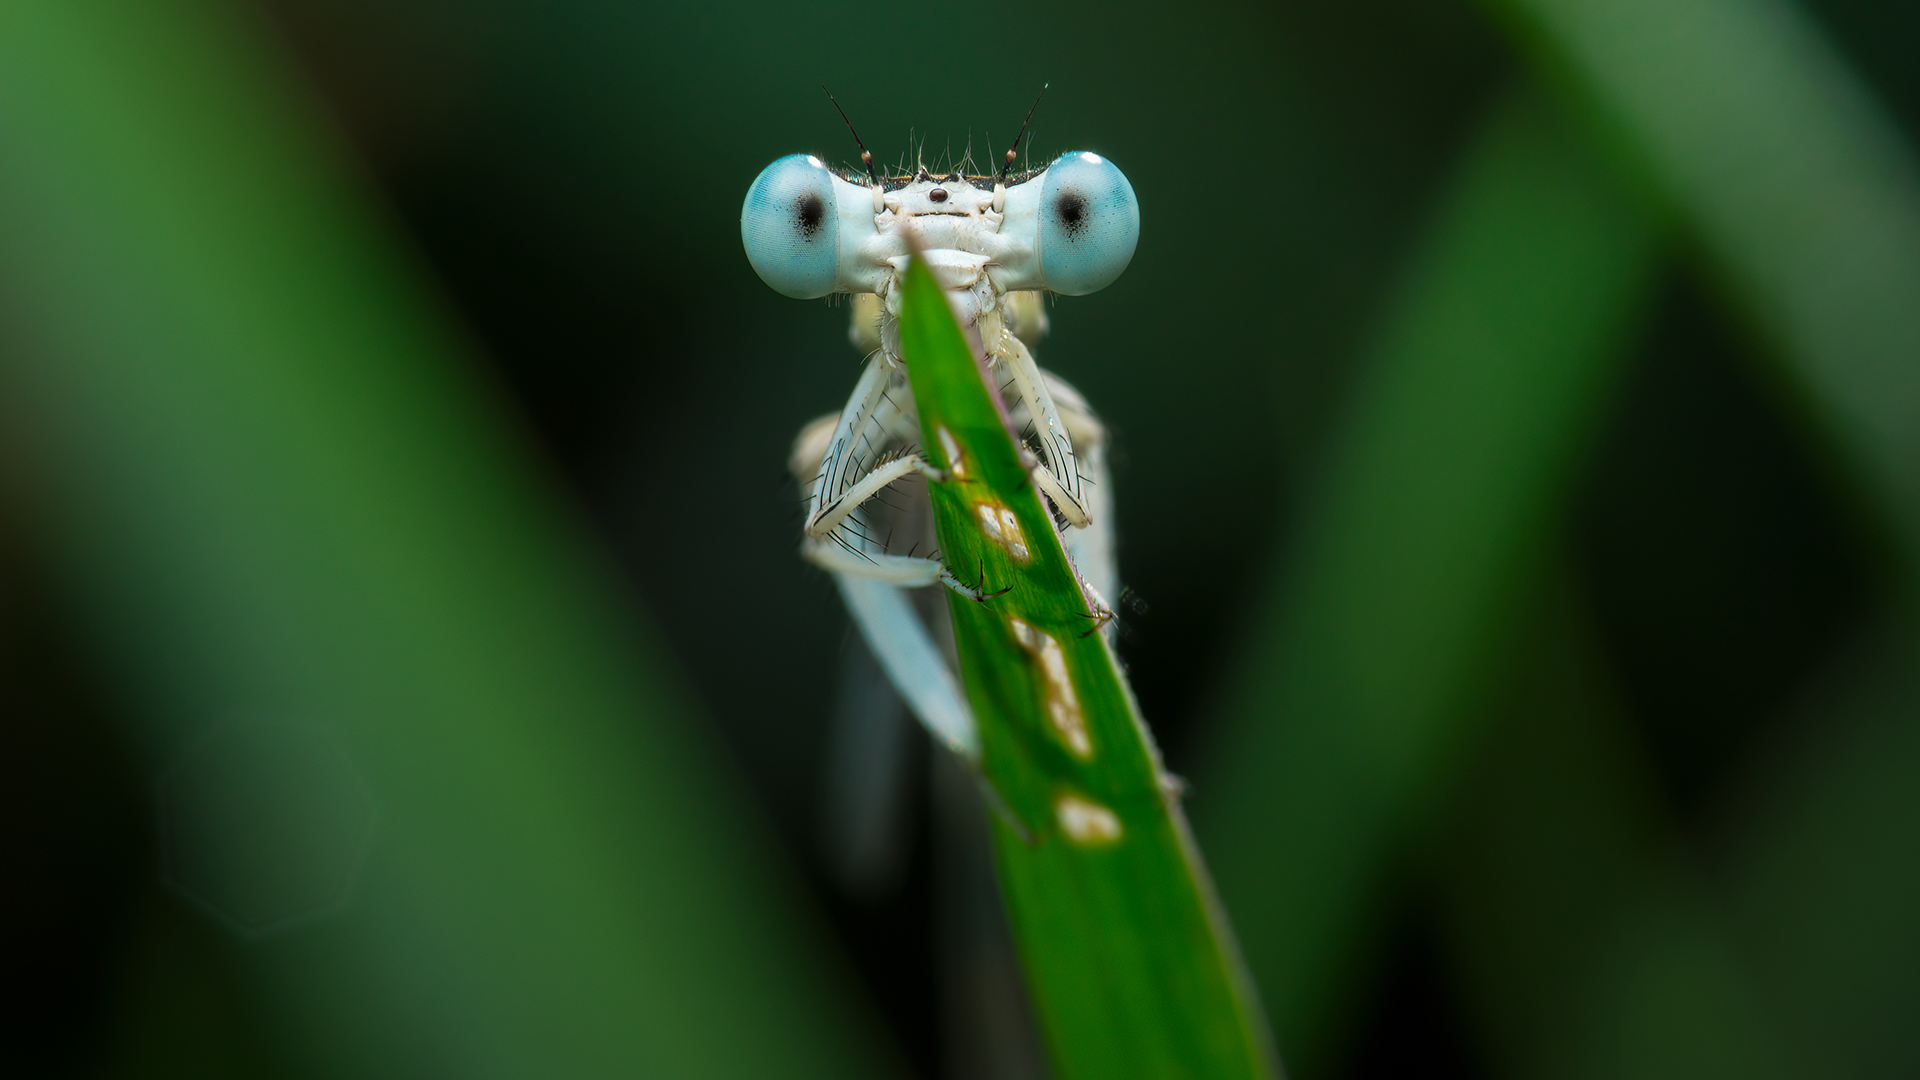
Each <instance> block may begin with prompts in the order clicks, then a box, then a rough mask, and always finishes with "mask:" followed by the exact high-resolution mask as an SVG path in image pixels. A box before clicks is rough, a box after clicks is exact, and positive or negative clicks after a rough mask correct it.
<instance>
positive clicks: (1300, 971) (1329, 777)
mask: <svg viewBox="0 0 1920 1080" xmlns="http://www.w3.org/2000/svg"><path fill="white" fill-rule="evenodd" d="M1490 119H1491V121H1492V122H1491V123H1490V124H1489V125H1488V127H1487V129H1486V131H1485V132H1484V133H1483V135H1482V137H1481V138H1480V139H1479V140H1478V142H1477V145H1475V146H1474V147H1473V148H1472V149H1471V150H1470V152H1469V155H1468V157H1467V159H1466V161H1465V162H1464V163H1463V168H1462V170H1461V174H1460V176H1459V179H1458V180H1457V181H1456V184H1455V187H1454V191H1453V193H1452V195H1451V196H1450V198H1449V199H1448V200H1447V202H1446V203H1445V204H1444V206H1443V211H1442V214H1441V216H1440V218H1439V221H1438V222H1437V227H1436V228H1435V230H1434V231H1433V233H1432V234H1431V235H1430V237H1429V238H1428V240H1427V241H1426V246H1425V250H1424V251H1423V252H1422V253H1421V254H1420V255H1419V256H1418V259H1417V262H1416V265H1415V270H1414V274H1413V278H1412V280H1411V282H1410V287H1409V289H1408V291H1407V292H1406V294H1405V295H1404V296H1403V297H1402V298H1401V299H1400V302H1399V304H1398V306H1397V308H1396V310H1395V311H1394V312H1393V313H1392V321H1391V324H1390V328H1389V332H1388V333H1387V335H1386V337H1385V339H1384V340H1383V341H1382V342H1381V344H1380V346H1379V347H1378V349H1377V351H1376V355H1374V356H1373V357H1371V358H1369V364H1370V367H1369V369H1368V371H1367V373H1366V375H1365V376H1363V378H1362V381H1361V384H1360V386H1359V389H1358V391H1357V394H1356V398H1355V401H1354V406H1353V412H1352V414H1351V416H1350V418H1349V419H1348V420H1347V422H1346V424H1345V427H1344V429H1343V430H1342V432H1341V434H1340V436H1339V443H1338V444H1337V445H1336V447H1335V448H1334V453H1333V455H1332V459H1331V461H1332V463H1331V469H1330V472H1329V474H1328V475H1327V476H1326V478H1325V479H1324V480H1323V482H1322V487H1321V492H1320V500H1319V502H1318V504H1317V505H1315V506H1312V507H1310V508H1309V513H1308V514H1307V515H1306V516H1305V517H1304V518H1303V521H1302V526H1301V528H1302V535H1301V537H1300V539H1299V540H1298V541H1297V542H1296V545H1295V550H1294V553H1293V556H1292V559H1291V562H1290V563H1289V564H1288V565H1287V566H1285V567H1284V568H1283V570H1282V573H1281V574H1280V575H1279V578H1278V580H1277V581H1275V582H1274V583H1273V587H1272V588H1271V589H1270V591H1268V592H1267V593H1266V599H1267V603H1266V607H1265V608H1264V610H1265V611H1266V612H1268V613H1270V614H1269V615H1267V617H1266V620H1265V621H1264V622H1263V623H1262V624H1260V625H1257V626H1256V627H1255V628H1254V630H1253V631H1252V633H1251V634H1250V635H1249V645H1248V648H1247V653H1246V655H1245V656H1244V657H1243V667H1242V669H1241V671H1240V673H1239V675H1238V677H1237V679H1236V681H1235V682H1234V684H1233V685H1231V686H1230V687H1229V688H1228V690H1227V695H1228V696H1227V700H1226V701H1225V703H1224V705H1225V708H1226V709H1227V710H1228V714H1227V716H1226V717H1225V718H1224V719H1225V721H1226V723H1225V724H1223V726H1222V728H1221V736H1220V739H1219V741H1218V742H1217V743H1216V744H1215V745H1214V746H1213V747H1211V748H1210V752H1209V760H1208V761H1207V762H1206V766H1207V767H1205V768H1203V769H1198V770H1196V780H1197V782H1198V783H1199V784H1200V785H1201V790H1203V791H1205V792H1206V793H1207V798H1206V799H1205V801H1204V802H1201V803H1197V804H1196V809H1195V816H1196V819H1197V825H1198V828H1199V831H1200V835H1201V836H1202V837H1203V838H1204V839H1205V841H1206V844H1207V847H1208V850H1209V851H1210V852H1212V853H1213V860H1214V864H1215V867H1216V870H1217V872H1218V875H1219V880H1220V883H1221V892H1222V894H1223V895H1224V896H1225V897H1226V898H1227V900H1228V902H1229V903H1231V904H1232V905H1233V907H1234V909H1235V911H1236V912H1237V913H1238V920H1237V921H1238V923H1239V928H1240V932H1241V940H1242V942H1243V943H1244V945H1245V946H1246V951H1247V959H1248V962H1249V964H1250V966H1251V968H1252V970H1253V972H1254V975H1255V978H1256V979H1257V980H1258V981H1259V983H1260V987H1261V991H1262V993H1263V994H1264V996H1265V997H1266V1000H1267V1002H1268V1005H1269V1007H1270V1008H1271V1010H1272V1015H1273V1017H1274V1020H1275V1025H1276V1027H1277V1029H1278V1031H1279V1035H1280V1041H1281V1045H1283V1046H1286V1047H1287V1048H1288V1053H1289V1054H1290V1055H1291V1056H1292V1059H1293V1062H1294V1065H1295V1066H1296V1067H1302V1066H1304V1067H1305V1068H1306V1070H1307V1071H1308V1072H1309V1073H1317V1072H1319V1071H1320V1069H1319V1066H1321V1065H1323V1064H1324V1062H1322V1061H1321V1060H1319V1059H1320V1056H1321V1054H1323V1053H1325V1052H1328V1051H1330V1050H1331V1048H1332V1047H1333V1046H1336V1045H1339V1043H1340V1042H1341V1033H1342V1027H1343V1024H1344V1022H1345V1021H1346V1019H1347V1016H1348V1013H1347V1008H1348V1005H1349V1003H1350V1001H1351V999H1352V996H1353V991H1354V990H1355V989H1356V984H1357V983H1358V982H1359V981H1360V980H1361V979H1362V978H1363V975H1362V974H1361V973H1362V972H1364V970H1365V968H1366V964H1365V963H1364V957H1365V955H1366V954H1367V953H1368V952H1369V951H1370V950H1369V941H1370V940H1371V939H1369V938H1368V937H1367V936H1366V934H1365V930H1366V928H1367V927H1369V926H1370V924H1371V922H1372V920H1373V919H1374V918H1375V916H1376V915H1377V913H1378V908H1377V906H1376V903H1375V900H1376V897H1377V896H1378V895H1379V888H1380V884H1381V877H1382V874H1383V872H1384V870H1385V868H1386V866H1387V865H1388V863H1389V862H1390V861H1391V859H1392V858H1393V856H1394V854H1395V853H1396V850H1397V849H1398V845H1399V844H1400V843H1401V842H1402V840H1403V837H1404V833H1403V830H1404V828H1405V826H1406V825H1407V824H1408V822H1409V817H1410V815H1412V814H1413V813H1414V812H1415V810H1416V809H1417V808H1418V807H1419V806H1420V804H1421V799H1422V797H1423V793H1425V792H1428V791H1430V790H1431V787H1432V785H1433V783H1434V782H1435V781H1436V780H1437V779H1438V778H1439V777H1441V776H1443V775H1444V774H1445V771H1446V770H1447V768H1448V767H1449V765H1450V763H1451V759H1452V757H1453V756H1454V751H1455V748H1456V747H1457V746H1458V745H1459V740H1460V739H1461V738H1462V737H1463V735H1464V734H1465V732H1464V725H1463V721H1464V720H1465V719H1467V714H1466V713H1465V712H1464V711H1463V709H1464V707H1465V706H1466V705H1467V704H1468V703H1469V702H1470V701H1471V700H1472V695H1473V694H1474V693H1475V691H1476V688H1477V686H1478V685H1480V683H1481V680H1483V679H1485V678H1486V676H1487V674H1488V669H1489V667H1490V666H1491V662H1492V660H1493V658H1494V656H1495V655H1496V654H1497V651H1498V649H1499V647H1500V642H1499V638H1500V635H1502V634H1503V633H1505V632H1506V627H1507V626H1508V625H1510V610H1511V607H1512V600H1513V598H1514V590H1515V589H1516V588H1517V587H1519V586H1520V584H1521V583H1522V582H1523V581H1524V580H1526V571H1527V568H1528V565H1529V562H1530V561H1531V560H1533V559H1534V558H1536V557H1537V552H1538V551H1539V549H1540V545H1541V543H1542V542H1543V540H1544V539H1545V538H1546V537H1547V536H1548V535H1549V533H1550V529H1551V526H1552V523H1553V519H1554V514H1555V512H1556V510H1557V506H1556V503H1557V501H1558V500H1559V498H1560V497H1561V496H1560V492H1561V491H1562V490H1563V488H1564V485H1565V484H1566V481H1567V478H1568V476H1569V475H1570V474H1571V472H1572V471H1573V469H1574V468H1575V466H1576V464H1577V462H1578V461H1579V458H1580V454H1581V451H1582V448H1583V445H1584V443H1585V442H1586V440H1587V438H1588V437H1589V434H1590V432H1591V431H1592V429H1593V426H1594V423H1595V421H1596V419H1597V417H1598V416H1599V414H1600V412H1601V409H1602V408H1603V406H1604V403H1605V402H1606V401H1607V399H1608V397H1609V394H1610V391H1611V387H1612V384H1613V381H1614V376H1615V373H1616V371H1617V370H1618V368H1619V366H1620V359H1621V356H1622V351H1623V350H1622V348H1621V346H1622V344H1623V342H1624V340H1625V338H1626V335H1627V334H1628V332H1629V331H1631V330H1632V328H1634V327H1635V326H1636V325H1637V323H1638V320H1639V318H1640V316H1641V312H1642V309H1643V307H1644V305H1645V303H1646V300H1647V297H1648V294H1649V291H1650V285H1651V283H1652V278H1653V273H1652V272H1653V269H1654V267H1655V265H1656V260H1657V256H1658V252H1659V250H1660V231H1659V229H1658V227H1657V223H1656V221H1655V218H1654V215H1653V213H1652V212H1651V211H1650V210H1649V209H1648V208H1647V207H1646V206H1645V205H1644V200H1642V199H1640V198H1639V197H1637V196H1636V195H1635V194H1634V193H1633V192H1631V191H1630V190H1627V189H1625V188H1624V187H1623V186H1622V185H1621V184H1619V183H1618V182H1617V181H1616V180H1615V179H1614V178H1612V177H1611V176H1610V175H1609V174H1608V173H1607V171H1606V169H1605V168H1604V166H1603V165H1602V164H1601V163H1600V162H1599V161H1598V160H1596V158H1595V156H1594V155H1593V154H1592V153H1590V152H1589V151H1588V150H1587V149H1586V147H1585V146H1583V145H1582V142H1581V140H1580V138H1579V137H1578V136H1577V135H1576V134H1575V133H1574V132H1572V131H1570V130H1568V128H1567V125H1566V124H1565V122H1564V121H1563V120H1562V119H1561V117H1560V116H1559V115H1558V113H1557V112H1556V111H1555V110H1553V109H1552V108H1550V107H1549V106H1548V105H1547V104H1546V103H1545V102H1543V101H1541V100H1540V99H1539V97H1538V95H1534V94H1525V95H1520V96H1517V97H1516V98H1512V99H1509V100H1507V101H1506V102H1504V103H1503V104H1502V106H1501V107H1500V108H1499V109H1498V110H1497V111H1496V112H1495V113H1494V114H1493V116H1492V117H1490Z"/></svg>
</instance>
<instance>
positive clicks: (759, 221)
mask: <svg viewBox="0 0 1920 1080" xmlns="http://www.w3.org/2000/svg"><path fill="white" fill-rule="evenodd" d="M833 180H834V178H833V174H832V173H831V172H829V171H827V167H826V165H825V164H824V163H823V162H821V160H820V159H819V158H817V157H813V156H811V155H808V154H790V155H788V156H787V157H783V158H781V159H780V160H779V161H776V162H774V163H773V164H771V165H769V166H767V167H766V168H765V169H763V170H761V172H760V176H759V178H757V179H756V180H754V182H753V186H752V187H751V188H748V189H747V201H746V202H745V203H744V204H742V205H741V207H740V243H741V244H742V245H744V246H745V247H746V249H747V261H748V262H750V263H752V264H753V269H754V271H755V272H756V273H758V274H759V275H760V280H761V281H764V282H766V283H767V284H768V285H770V286H772V287H773V291H775V292H777V293H780V294H782V295H785V296H791V297H793V298H795V299H797V300H813V299H817V298H819V297H822V296H825V295H827V294H828V293H830V292H833V291H834V285H835V284H836V283H837V281H838V278H839V264H840V217H839V214H838V213H837V211H836V209H835V207H834V198H833ZM1123 183H1124V181H1123Z"/></svg>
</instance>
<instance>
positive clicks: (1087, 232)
mask: <svg viewBox="0 0 1920 1080" xmlns="http://www.w3.org/2000/svg"><path fill="white" fill-rule="evenodd" d="M1045 179H1046V183H1045V186H1044V187H1043V188H1042V189H1041V194H1040V228H1039V241H1038V246H1039V249H1040V273H1041V276H1042V277H1043V278H1045V279H1046V287H1047V288H1049V289H1052V290H1053V291H1054V292H1057V293H1065V294H1066V295H1068V296H1084V295H1086V294H1087V293H1090V292H1098V291H1100V290H1101V289H1104V288H1106V287H1107V286H1108V285H1111V284H1113V281H1114V279H1115V278H1118V277H1119V276H1120V272H1121V271H1122V270H1125V269H1126V268H1127V263H1129V262H1131V261H1133V249H1134V246H1135V245H1136V244H1138V243H1139V242H1140V205H1139V203H1137V202H1135V201H1134V198H1133V185H1132V184H1129V183H1127V178H1126V176H1125V175H1124V174H1122V173H1121V172H1120V170H1119V169H1117V168H1115V167H1114V164H1113V162H1111V161H1108V160H1107V159H1106V158H1103V157H1101V156H1100V155H1099V154H1091V153H1087V152H1085V151H1077V152H1075V153H1071V154H1062V155H1061V156H1060V158H1059V159H1058V160H1056V161H1055V162H1054V163H1053V164H1052V165H1051V166H1049V167H1048V168H1047V173H1046V178H1045Z"/></svg>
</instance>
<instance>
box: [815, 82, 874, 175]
mask: <svg viewBox="0 0 1920 1080" xmlns="http://www.w3.org/2000/svg"><path fill="white" fill-rule="evenodd" d="M820 92H821V93H823V94H825V95H827V100H828V101H833V91H831V90H829V89H827V84H826V83H821V84H820ZM833 111H834V112H837V113H839V114H840V119H841V120H843V121H845V122H846V125H847V134H849V135H851V136H853V145H855V146H857V147H859V148H860V164H862V165H865V166H866V167H867V176H868V177H869V178H870V179H872V181H873V186H874V187H879V186H880V170H879V169H876V168H874V167H873V155H872V154H869V153H867V144H866V143H863V142H861V141H860V133H859V132H857V131H855V130H853V121H852V120H848V119H847V110H845V109H843V108H841V107H840V103H839V102H837V101H833Z"/></svg>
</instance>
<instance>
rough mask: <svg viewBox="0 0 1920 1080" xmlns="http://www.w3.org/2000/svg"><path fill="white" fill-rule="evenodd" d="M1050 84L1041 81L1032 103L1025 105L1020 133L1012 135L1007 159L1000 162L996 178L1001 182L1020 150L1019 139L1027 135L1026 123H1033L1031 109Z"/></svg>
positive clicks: (1003, 180) (1034, 107) (1004, 180)
mask: <svg viewBox="0 0 1920 1080" xmlns="http://www.w3.org/2000/svg"><path fill="white" fill-rule="evenodd" d="M1052 85H1053V84H1052V83H1041V84H1040V92H1039V93H1038V94H1035V95H1033V104H1032V105H1030V106H1028V107H1027V118H1026V119H1025V120H1022V121H1020V134H1018V135H1015V136H1014V137H1013V145H1012V146H1010V147H1008V148H1007V159H1006V160H1005V161H1002V162H1001V163H1000V175H999V177H998V178H997V179H999V180H1000V181H1001V182H1002V183H1004V182H1006V179H1007V170H1008V169H1010V168H1012V167H1013V156H1014V155H1015V154H1017V153H1019V151H1020V140H1021V139H1024V138H1026V137H1027V125H1028V124H1031V123H1033V110H1035V109H1037V108H1039V107H1040V99H1041V98H1042V97H1044V96H1046V93H1047V87H1049V86H1052Z"/></svg>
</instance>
